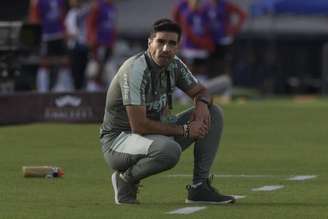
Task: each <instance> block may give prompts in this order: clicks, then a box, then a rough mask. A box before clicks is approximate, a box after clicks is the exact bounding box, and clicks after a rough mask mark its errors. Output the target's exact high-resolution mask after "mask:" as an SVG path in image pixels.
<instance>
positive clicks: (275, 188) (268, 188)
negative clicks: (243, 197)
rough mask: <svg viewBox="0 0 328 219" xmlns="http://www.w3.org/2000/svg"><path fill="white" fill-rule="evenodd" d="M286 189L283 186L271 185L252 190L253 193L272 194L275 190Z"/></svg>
mask: <svg viewBox="0 0 328 219" xmlns="http://www.w3.org/2000/svg"><path fill="white" fill-rule="evenodd" d="M284 187H285V186H283V185H270V186H262V187H259V188H254V189H252V191H253V192H257V191H263V192H271V191H274V190H278V189H282V188H284Z"/></svg>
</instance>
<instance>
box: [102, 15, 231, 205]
mask: <svg viewBox="0 0 328 219" xmlns="http://www.w3.org/2000/svg"><path fill="white" fill-rule="evenodd" d="M180 39H181V28H180V26H179V25H178V24H177V23H175V22H173V21H171V20H169V19H159V20H157V21H155V22H154V24H153V26H152V30H151V31H150V34H149V37H148V49H147V50H146V51H144V52H140V53H138V54H136V55H134V56H132V57H130V58H128V59H127V60H126V61H125V62H124V63H123V65H122V66H121V67H120V69H119V70H118V72H117V74H116V75H115V77H114V79H113V81H112V82H111V84H110V86H109V88H108V91H107V97H106V106H105V110H104V111H105V114H104V120H103V123H102V126H101V128H100V142H101V146H102V151H103V154H104V158H105V161H106V163H107V165H108V167H109V168H111V169H114V170H115V171H114V173H113V174H112V185H113V189H114V196H115V203H116V204H138V203H139V202H138V200H137V191H138V187H139V183H140V181H141V180H143V179H145V178H147V177H150V176H153V175H155V174H157V173H161V172H163V171H165V170H168V169H170V168H173V167H174V166H175V165H176V164H177V163H178V161H179V158H180V154H181V152H182V151H183V150H185V149H187V148H188V147H190V146H191V145H194V169H193V171H194V172H193V179H192V184H191V185H188V186H187V190H188V191H187V193H188V195H187V199H186V203H203V204H204V203H208V204H228V203H233V202H235V199H234V197H232V196H227V195H222V194H220V193H219V192H218V191H217V190H215V189H214V188H213V186H212V185H211V181H212V180H211V179H212V178H211V177H210V169H211V166H212V164H213V161H214V159H215V157H216V153H217V150H218V147H219V142H220V137H221V134H222V129H223V114H222V111H221V109H220V108H219V107H217V106H215V105H214V104H212V97H211V95H209V93H208V91H207V89H206V88H205V87H204V86H203V85H202V84H201V83H200V82H199V81H198V80H197V79H196V78H195V77H194V76H193V74H192V73H191V72H190V71H189V69H188V68H187V66H186V65H185V64H184V63H183V62H182V61H181V60H180V59H179V58H178V57H177V56H176V53H177V52H178V49H179V43H180ZM175 88H179V89H181V90H183V92H185V93H186V94H187V95H188V96H189V97H190V98H192V99H193V101H194V107H191V108H189V109H187V110H186V111H184V112H182V113H180V114H178V115H176V116H175V115H172V114H171V113H170V111H171V110H172V105H173V102H172V92H173V91H174V90H175ZM193 143H195V144H193Z"/></svg>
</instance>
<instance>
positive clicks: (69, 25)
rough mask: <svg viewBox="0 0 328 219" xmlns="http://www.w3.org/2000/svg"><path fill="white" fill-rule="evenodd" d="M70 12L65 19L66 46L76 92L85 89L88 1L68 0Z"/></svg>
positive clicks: (87, 49)
mask: <svg viewBox="0 0 328 219" xmlns="http://www.w3.org/2000/svg"><path fill="white" fill-rule="evenodd" d="M69 3H70V10H69V11H68V13H67V16H66V19H65V27H66V32H67V39H68V40H67V45H68V48H69V50H70V63H71V69H72V75H73V78H74V86H75V89H76V90H80V89H84V88H85V84H86V81H85V69H86V65H87V63H88V58H89V48H88V45H87V37H86V18H87V16H88V14H89V12H90V9H91V4H90V1H88V0H70V1H69Z"/></svg>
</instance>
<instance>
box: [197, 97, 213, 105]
mask: <svg viewBox="0 0 328 219" xmlns="http://www.w3.org/2000/svg"><path fill="white" fill-rule="evenodd" d="M197 101H200V102H203V103H205V104H206V105H207V106H210V105H211V103H210V101H208V100H207V99H206V98H205V97H197V99H196V102H197Z"/></svg>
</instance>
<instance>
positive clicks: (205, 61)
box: [173, 0, 232, 101]
mask: <svg viewBox="0 0 328 219" xmlns="http://www.w3.org/2000/svg"><path fill="white" fill-rule="evenodd" d="M207 10H208V8H207V7H205V5H204V4H203V2H202V1H200V0H181V1H180V2H179V3H178V4H176V5H175V7H174V9H173V18H174V20H175V21H176V22H178V23H179V24H180V26H181V27H182V31H183V39H182V48H181V55H182V57H183V59H185V61H186V63H188V64H189V65H190V69H191V70H192V72H194V73H195V74H196V77H197V78H198V79H199V80H200V81H201V82H202V83H203V84H204V85H205V86H206V87H207V89H208V91H209V92H210V93H211V94H212V95H224V96H227V95H228V96H229V97H230V94H231V88H232V86H231V80H230V78H228V77H226V76H224V77H221V76H218V77H211V75H210V74H211V72H210V69H209V66H210V65H211V64H210V63H209V55H210V54H211V53H213V52H214V50H215V41H214V39H213V33H212V30H211V29H210V28H211V27H210V26H209V20H208V19H209V16H208V14H207V12H208V11H207ZM209 77H210V78H211V79H209ZM177 95H178V97H179V96H180V95H179V94H177ZM180 100H182V101H184V100H183V99H180Z"/></svg>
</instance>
